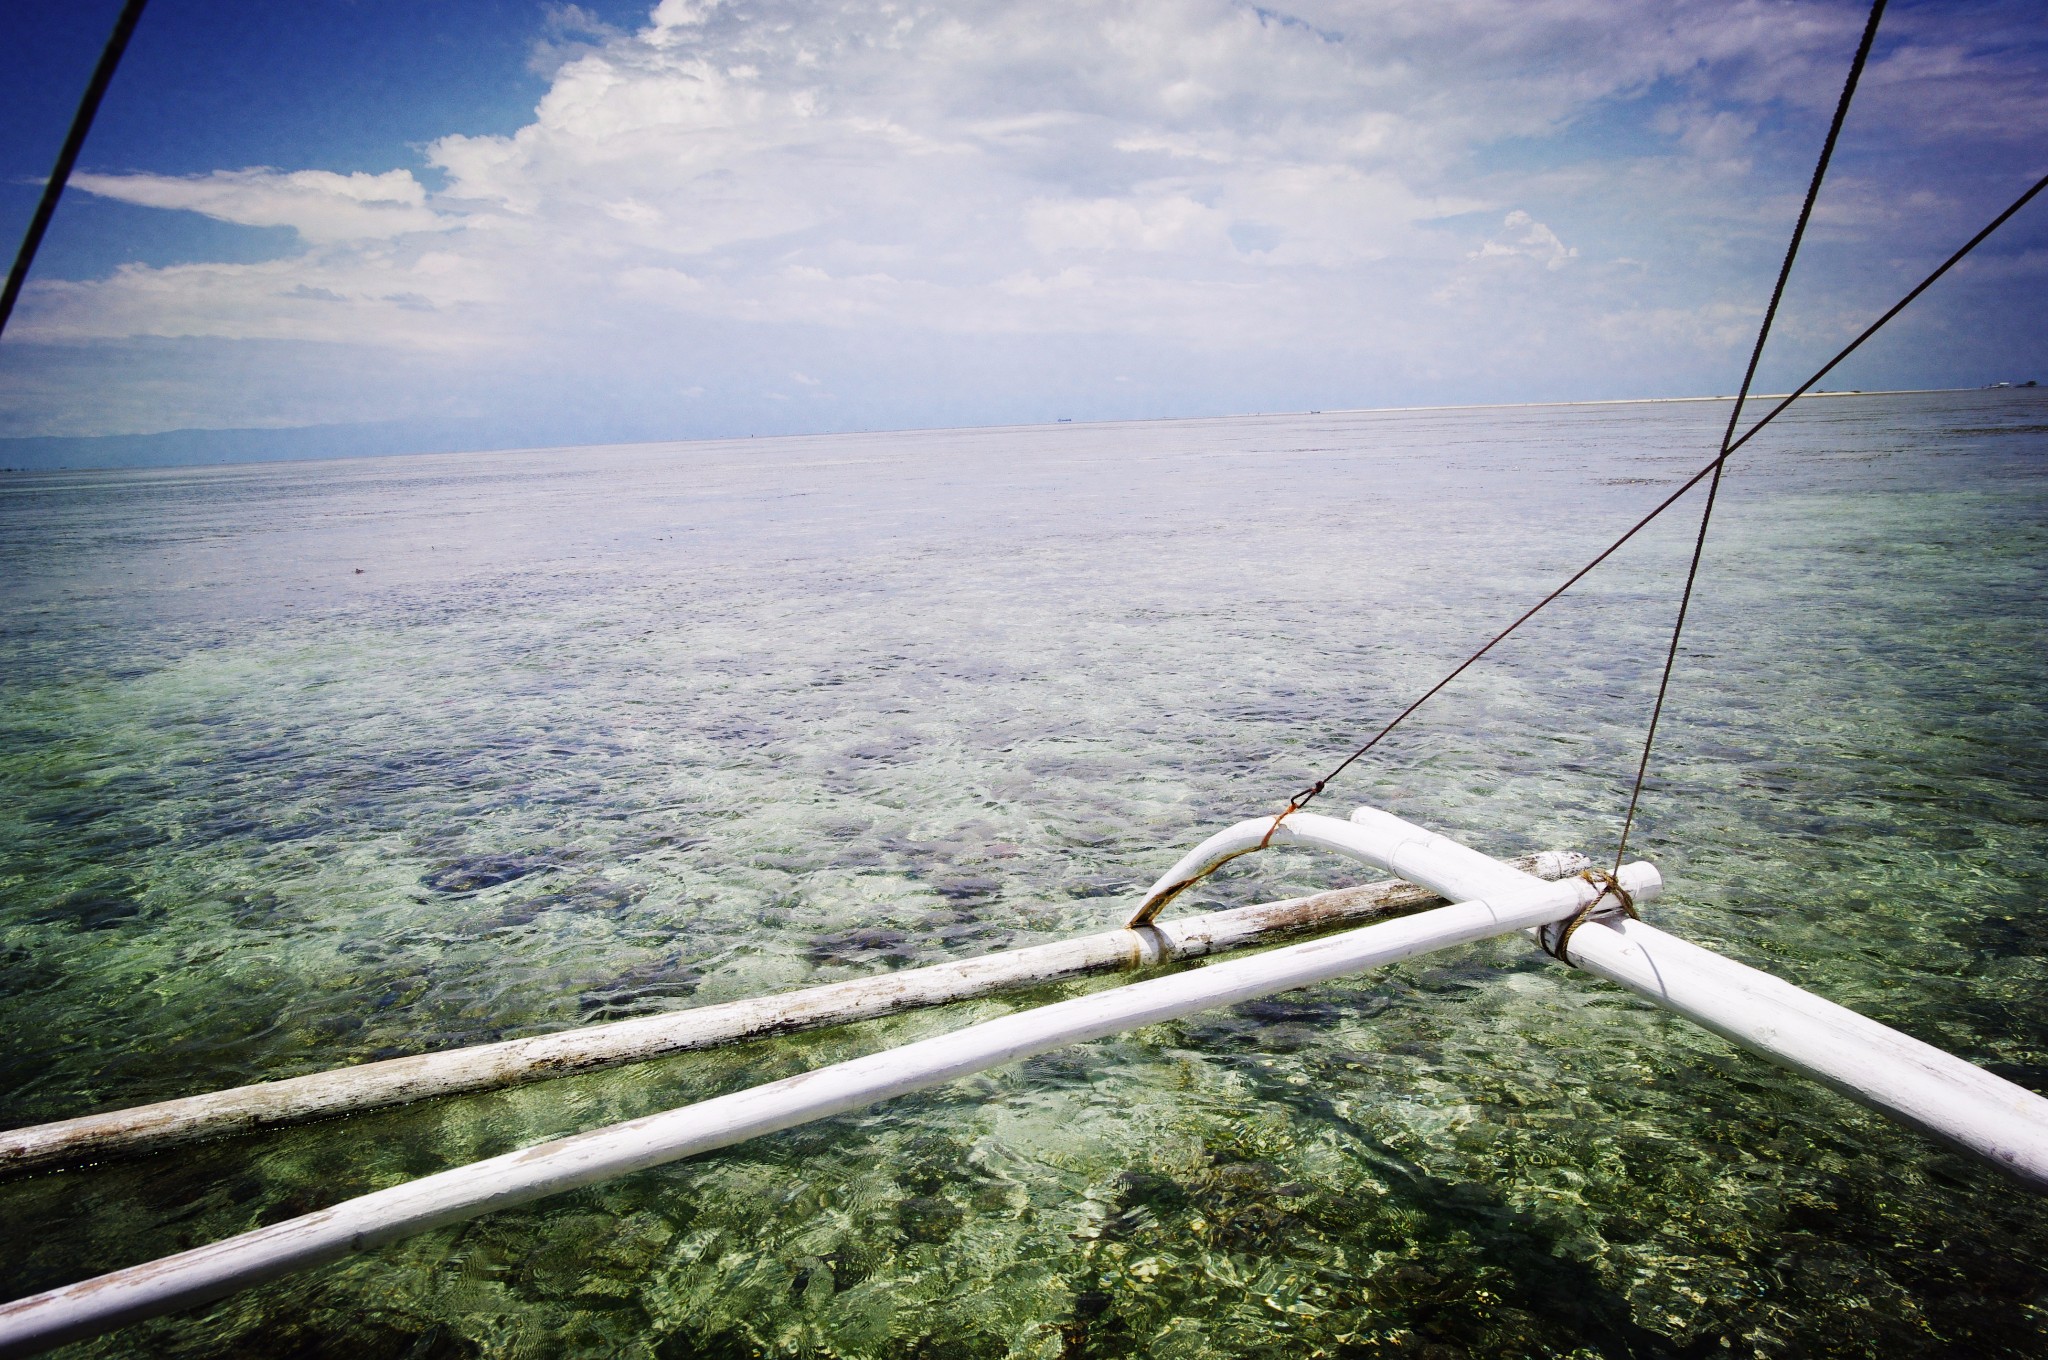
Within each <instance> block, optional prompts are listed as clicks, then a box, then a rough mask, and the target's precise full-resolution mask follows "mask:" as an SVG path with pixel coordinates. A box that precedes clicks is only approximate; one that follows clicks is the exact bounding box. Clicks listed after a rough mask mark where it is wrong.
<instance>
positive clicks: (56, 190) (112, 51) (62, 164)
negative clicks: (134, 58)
mask: <svg viewBox="0 0 2048 1360" xmlns="http://www.w3.org/2000/svg"><path fill="white" fill-rule="evenodd" d="M146 3H147V0H127V3H126V4H124V5H122V6H121V17H120V18H118V19H116V20H114V32H113V34H112V36H110V37H109V38H108V39H107V46H106V49H105V50H104V51H102V52H101V53H100V64H99V65H98V66H96V67H94V68H93V73H92V80H91V82H90V83H89V84H87V85H86V87H85V98H83V99H81V100H79V101H78V112H77V114H75V115H74V116H73V117H72V119H71V131H70V132H69V133H67V134H66V135H65V138H64V146H63V149H62V150H60V151H58V153H57V168H56V169H54V170H52V171H51V172H50V182H49V183H48V184H45V185H44V186H43V197H42V200H41V201H40V202H38V203H37V204H36V215H35V216H34V217H32V218H30V219H29V223H28V235H26V236H24V237H23V238H22V240H21V249H20V250H18V251H16V252H15V254H14V268H12V269H10V270H8V271H7V289H6V291H5V292H0V331H5V330H6V329H7V318H8V317H10V316H12V315H14V300H15V299H16V298H18V297H20V296H21V286H22V284H24V283H26V282H28V266H29V262H30V261H32V260H34V259H35V257H36V250H37V248H38V247H40V246H41V245H42V244H43V233H44V232H46V231H48V230H49V229H50V219H51V218H52V217H53V216H55V215H56V212H57V200H58V199H60V198H62V197H63V196H64V185H65V182H66V181H68V180H69V179H70V178H71V167H72V166H74V165H76V164H77V163H78V153H79V151H80V150H81V149H82V148H83V147H84V146H85V134H86V133H88V132H90V131H91V130H92V120H93V117H94V115H96V114H98V113H99V111H100V100H101V99H102V98H104V97H105V95H106V93H107V86H109V85H111V84H113V82H114V68H115V67H116V66H119V65H120V64H121V54H122V53H123V52H125V51H127V50H128V36H129V35H130V34H132V33H133V32H135V21H136V20H138V19H140V18H141V17H142V7H143V5H144V4H146Z"/></svg>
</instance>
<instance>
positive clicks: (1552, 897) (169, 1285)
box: [0, 819, 1661, 1357]
mask: <svg viewBox="0 0 2048 1360" xmlns="http://www.w3.org/2000/svg"><path fill="white" fill-rule="evenodd" d="M1323 820H1326V821H1327V820H1328V819H1323ZM1621 878H1622V881H1623V883H1624V884H1625V885H1626V887H1627V888H1628V890H1629V891H1630V892H1631V893H1633V894H1635V895H1636V896H1637V897H1638V898H1639V899H1643V898H1648V897H1651V896H1653V895H1655V893H1656V892H1657V890H1658V888H1659V886H1660V885H1661V880H1660V879H1659V877H1658V875H1657V871H1656V870H1655V869H1653V868H1651V867H1650V866H1649V865H1647V864H1631V865H1628V866H1626V867H1625V868H1624V869H1623V870H1622V874H1621ZM1529 881H1532V882H1534V883H1535V886H1534V887H1533V888H1531V889H1524V890H1520V891H1516V892H1511V893H1506V894H1502V895H1500V896H1498V897H1497V898H1495V899H1494V900H1492V901H1473V902H1462V903H1459V904H1457V905H1454V906H1446V907H1438V908H1436V909H1435V910H1433V911H1425V912H1421V913H1418V914H1416V915H1413V916H1407V917H1403V918H1401V919H1399V920H1393V921H1383V922H1381V923H1379V924H1377V925H1369V926H1363V927H1360V928H1358V929H1354V930H1349V931H1346V932H1344V933H1342V934H1339V935H1334V936H1329V937H1327V938H1324V939H1319V940H1311V941H1309V942H1307V943H1305V944H1295V945H1287V946H1283V947H1281V948H1279V949H1274V950H1270V951H1268V952H1266V953H1262V954H1256V955H1253V956H1251V957H1248V958H1241V959H1231V960H1228V961H1225V962H1222V963H1216V964H1211V965H1209V966H1207V967H1204V968H1199V969H1192V970H1189V971H1187V972H1182V973H1175V974H1172V975H1169V976H1166V977H1159V978H1153V979H1150V980H1147V981H1142V982H1135V983H1132V984H1130V985H1129V986H1124V987H1115V988H1111V989H1109V990H1106V991H1101V992H1096V993H1093V994H1091V995H1088V996H1082V997H1076V998H1074V999H1072V1000H1069V1001H1061V1002H1055V1003H1053V1004H1051V1005H1047V1006H1040V1007H1037V1008H1035V1009H1032V1010H1026V1011H1019V1012H1017V1013H1015V1014H1012V1015H1006V1016H1003V1017H1001V1018H1000V1019H996V1020H989V1021H984V1022H983V1023H981V1024H977V1025H970V1026H968V1027H966V1028H964V1029H960V1030H955V1031H953V1032H952V1033H950V1034H942V1035H939V1036H936V1037H934V1038H930V1039H924V1040H920V1041H918V1042H916V1043H910V1044H905V1045H903V1046H902V1047H900V1048H893V1049H889V1050H886V1051H884V1052H881V1053H875V1054H871V1055H869V1056H868V1057H864V1058H856V1059H853V1060H851V1061H849V1062H842V1063H836V1064H834V1065H832V1066H830V1067H824V1068H820V1069H818V1070H816V1071H813V1072H806V1073H803V1074H801V1075H799V1076H794V1077H787V1078H784V1079H783V1080H781V1081H775V1082H769V1083H767V1084H766V1085H762V1086H756V1087H753V1088H751V1089H749V1090H745V1091H737V1092H734V1093H732V1094H730V1095H724V1096H719V1097H716V1098H714V1099H711V1100H707V1101H702V1102H700V1103H698V1104H695V1105H688V1106H684V1107H682V1108H680V1109H675V1110H670V1111H667V1112H665V1113H662V1114H655V1115H649V1116H647V1117H645V1118H642V1119H635V1120H630V1121H628V1122H626V1123H622V1124H614V1125H611V1126H610V1127H608V1128H602V1129H595V1130H592V1131H590V1132H588V1133H581V1134H576V1135H574V1136H571V1137H568V1138H561V1139H557V1140H555V1141H554V1142H550V1143H543V1144H540V1145H539V1146H537V1147H531V1148H525V1149H522V1150H521V1151H518V1152H511V1153H507V1154H505V1155H503V1156H499V1157H493V1158H490V1159H488V1160H486V1161H481V1162H476V1163H473V1164H472V1165H469V1166H465V1167H458V1168H456V1169H454V1170H451V1171H443V1172H440V1173H438V1174H436V1175H432V1176H425V1177H422V1178H420V1179H418V1180H414V1181H409V1182H407V1183H405V1184H403V1185H396V1186H392V1187H390V1188H389V1189H386V1190H379V1191H375V1192H373V1193H371V1194H367V1195H362V1196H359V1197H358V1198H356V1199H352V1200H347V1201H344V1202H343V1203H341V1204H337V1205H334V1206H333V1207H331V1208H328V1209H322V1210H319V1211H317V1212H315V1213H311V1214H307V1215H304V1216H303V1217H299V1218H294V1219H288V1220H286V1221H284V1222H281V1223H276V1224H272V1225H270V1226H269V1227H265V1228H259V1229H256V1230H255V1231H253V1232H248V1233H243V1234H241V1235H240V1236H237V1237H231V1238H226V1239H224V1240H222V1241H219V1242H214V1243H210V1244H208V1245H206V1246H203V1247H197V1248H194V1249H192V1250H190V1251H185V1252H180V1253H178V1254H177V1255H175V1256H168V1257H165V1258H163V1259H162V1260H159V1261H151V1262H147V1263H145V1264H142V1265H138V1266H131V1267H129V1268H127V1269H125V1270H117V1271H114V1272H112V1273H110V1274H106V1275H102V1276H99V1277H97V1278H95V1279H90V1280H83V1281H80V1282H79V1283H77V1284H72V1285H66V1286H63V1287H61V1288H58V1289H53V1290H49V1291H47V1292H45V1293H42V1294H37V1295H34V1296H31V1297H29V1298H25V1299H19V1300H16V1301H15V1302H13V1303H9V1304H6V1305H4V1306H0V1357H4V1356H15V1355H31V1354H35V1353H36V1352H38V1351H42V1350H45V1349H48V1348H49V1347H52V1346H56V1345H61V1344H63V1343H64V1342H67V1341H76V1340H81V1339H83V1338H86V1337H89V1336H96V1335H98V1334H100V1333H102V1332H106V1331H110V1330H112V1329H114V1328H116V1327H121V1326H125V1325H127V1324H129V1323H133V1322H139V1321H141V1320H143V1319H144V1318H149V1317H155V1316H158V1315H160V1314H163V1313H167V1312H172V1311H174V1310H177V1309H180V1308H189V1307H193V1306H195V1305H198V1304H202V1303H206V1302H208V1301H210V1300H213V1299H217V1298H221V1297H223V1296H224V1295H227V1294H230V1293H233V1292H235V1291H237V1290H240V1289H244V1288H247V1287H249V1286H251V1285H254V1284H259V1283H262V1282H263V1281H266V1280H272V1279H276V1278H278V1277H279V1276H282V1275H286V1274H290V1273H292V1272H295V1271H300V1270H306V1269H310V1268H312V1267H315V1266H319V1265H324V1264H326V1263H328V1262H332V1261H336V1260H340V1259H341V1258H342V1257H344V1256H347V1255H348V1254H350V1253H351V1252H357V1251H367V1250H372V1249H374V1248H376V1247H380V1246H383V1245H385V1244H387V1243H390V1242H394V1241H397V1240H399V1239H401V1238H404V1237H408V1236H411V1235H413V1234H415V1233H420V1232H425V1231H427V1230H429V1229H432V1228H437V1227H443V1226H446V1225H448V1224H451V1223H459V1222H462V1221H464V1220H466V1219H470V1218H474V1217H477V1216H478V1215H481V1214H485V1213H489V1212H491V1211H493V1210H496V1209H504V1208H510V1207H512V1206H514V1205H519V1204H526V1203H530V1202H532V1201H534V1200H537V1199H541V1198H544V1197H546V1196H548V1195H554V1194H559V1193H561V1192H563V1191H566V1190H572V1189H576V1188H578V1187H580V1186H585V1185H592V1184H595V1183H597V1182H599V1181H603V1180H608V1179H611V1178H612V1177H615V1176H622V1175H627V1174H629V1173H631V1172H635V1171H642V1170H645V1169H647V1168H649V1167H654V1166H660V1165H662V1164H663V1163H666V1162H671V1161H675V1160H677V1159H679V1158H683V1157H689V1156H694V1155H697V1154H700V1153H705V1152H711V1151H714V1150H716V1149H719V1148H724V1147H730V1146H732V1145H733V1144H735V1143H739V1142H744V1141H745V1140H747V1139H750V1138H757V1137H760V1136H761V1135H763V1134H768V1133H774V1132H777V1131H779V1130H782V1129H787V1128H793V1127H795V1126H796V1125H799V1124H804V1123H808V1122H811V1121H813V1120H818V1119H824V1118H828V1117H830V1116H832V1115H835V1114H843V1113H845V1112H847V1111H849V1110H857V1109H861V1108H863V1107H865V1106H868V1105H872V1104H875V1103H877V1102H879V1101H883V1100H887V1099H890V1098H892V1097H894V1096H899V1095H903V1094H906V1093H908V1092H911V1091H917V1090H923V1089H925V1088H927V1087H931V1086H937V1085H941V1084H943V1083H945V1082H948V1081H953V1080H955V1079H957V1078H960V1077H964V1076H968V1075H971V1074H972V1073H975V1072H980V1071H984V1070H986V1069H988V1068H991V1067H998V1066H1001V1065H1003V1064H1005V1063H1010V1062H1015V1061H1017V1060H1019V1059H1021V1058H1027V1057H1030V1056H1032V1055H1034V1054H1038V1053H1045V1052H1048V1051H1050V1050H1052V1049H1055V1048H1062V1047H1065V1046H1067V1045H1069V1044H1076V1043H1084V1042H1087V1041H1088V1040H1091V1039H1100V1038H1103V1037H1105V1036H1107V1035H1110V1034H1115V1033H1119V1032H1121V1031H1123V1030H1127V1029H1133V1028H1137V1027H1139V1026H1143V1025H1151V1024H1158V1023H1159V1022H1161V1021H1166V1020H1173V1019H1178V1018H1180V1017H1182V1016H1187V1015H1193V1014H1195V1013H1196V1012H1199V1011H1203V1010H1209V1009H1212V1008H1214V1007H1217V1006H1228V1005H1232V1004H1235V1003H1237V1002H1240V1001H1248V1000H1251V999H1252V998H1254V997H1260V996H1267V995H1270V994H1272V993H1274V992H1280V991H1287V990H1290V989H1292V988H1295V987H1304V986H1309V985H1312V984H1314V983H1318V982H1327V981H1330V980H1332V979H1334V978H1338V977H1343V976H1345V975H1346V974H1350V973H1355V972H1359V971H1361V970H1363V969H1367V968H1372V967H1377V966H1380V965H1384V964H1388V963H1394V962H1398V961H1399V960H1402V959H1407V958H1412V957H1414V956H1416V955H1418V954H1423V953H1427V952H1430V951H1432V950H1438V949H1445V948H1449V947H1451V946H1453V945H1457V944H1464V943H1469V942H1471V941H1474V940H1480V939H1485V938H1487V937H1488V936H1492V935H1499V934H1503V933H1505V932H1509V931H1514V930H1520V929H1525V928H1529V927H1534V926H1540V925H1543V924H1545V923H1546V922H1551V921H1557V920H1561V919H1563V918H1565V917H1568V916H1571V915H1572V914H1574V913H1576V912H1577V911H1578V910H1579V909H1580V908H1581V907H1582V906H1584V905H1587V904H1589V903H1591V902H1593V901H1595V900H1596V899H1597V898H1598V897H1599V895H1600V891H1601V890H1600V889H1599V888H1596V887H1594V886H1593V885H1592V884H1590V883H1588V882H1587V881H1586V880H1584V879H1580V878H1568V879H1565V880H1564V881H1562V882H1558V883H1545V882H1541V881H1537V880H1529ZM1581 933H1583V932H1581Z"/></svg>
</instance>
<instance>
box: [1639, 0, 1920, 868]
mask: <svg viewBox="0 0 2048 1360" xmlns="http://www.w3.org/2000/svg"><path fill="white" fill-rule="evenodd" d="M1884 4H1885V0H1873V3H1872V4H1871V6H1870V21H1869V22H1868V23H1866V24H1865V25H1864V26H1863V41H1862V42H1861V43H1859V44H1857V47H1856V59H1855V60H1854V61H1852V62H1850V63H1849V78H1848V79H1847V80H1845V81H1843V82H1842V97H1841V99H1840V100H1839V101H1837V102H1836V104H1835V121H1834V122H1832V123H1830V124H1829V125H1828V136H1827V140H1826V141H1825V142H1822V143H1821V148H1820V160H1819V161H1818V162H1817V163H1816V164H1815V165H1814V167H1813V182H1812V183H1811V184H1808V185H1807V186H1806V202H1805V203H1803V204H1801V205H1800V208H1799V221H1798V222H1797V223H1796V224H1794V226H1793V228H1792V239H1791V240H1790V241H1789V242H1787V243H1786V246H1785V263H1784V264H1782V265H1780V266H1778V282H1777V284H1776V285H1775V286H1774V287H1773V288H1772V289H1771V303H1770V305H1769V306H1768V307H1766V308H1764V320H1763V324H1762V325H1761V326H1758V327H1757V331H1756V344H1755V346H1754V347H1753V348H1751V350H1750V351H1749V367H1748V368H1746V369H1744V370H1743V373H1742V387H1741V389H1740V390H1739V391H1737V392H1736V394H1735V409H1734V410H1732V411H1730V412H1729V413H1728V428H1727V429H1726V430H1724V431H1722V433H1721V453H1720V456H1719V457H1717V458H1715V459H1714V475H1713V477H1712V479H1711V480H1710V481H1708V483H1707V503H1706V506H1705V507H1704V508H1703V509H1702V510H1701V511H1700V532H1699V537H1697V538H1696V539H1694V540H1693V545H1692V565H1690V566H1688V567H1687V568H1686V569H1685V589H1684V590H1683V591H1682V592H1680V594H1679V596H1678V617H1677V618H1676V619H1675V620H1674V621H1673V622H1672V624H1671V646H1670V648H1669V649H1668V650H1667V651H1666V652H1665V653H1664V674H1663V675H1662V677H1660V678H1659V679H1658V681H1657V702H1656V703H1655V704H1654V705H1653V706H1652V707H1651V709H1650V726H1649V730H1647V731H1646V732H1644V733H1643V758H1642V759H1641V760H1639V761H1637V762H1636V782H1635V785H1634V787H1632V788H1631V789H1630V790H1629V794H1628V814H1627V815H1626V816H1625V817H1623V818H1622V819H1621V838H1620V839H1619V840H1618V841H1617V842H1616V843H1615V846H1614V869H1613V872H1615V873H1620V872H1621V859H1622V856H1623V855H1624V854H1626V853H1627V852H1628V833H1629V831H1630V830H1631V829H1633V828H1634V826H1635V824H1636V805H1637V804H1638V803H1640V802H1641V801H1642V798H1643V781H1644V780H1645V779H1647V778H1648V777H1649V773H1650V748H1651V747H1653V746H1655V745H1656V744H1657V720H1658V719H1659V718H1662V717H1663V716H1664V696H1665V694H1667V693H1668V692H1669V691H1670V689H1671V670H1672V667H1673V666H1675V665H1676V664H1677V663H1678V640H1679V638H1680V637H1682V636H1683V635H1684V633H1685V615H1686V611H1687V610H1689V609H1691V608H1692V588H1693V583H1694V582H1696V581H1697V580H1699V575H1700V558H1701V557H1703V556H1704V555H1705V554H1706V551H1707V525H1709V524H1710V523H1712V522H1713V519H1714V501H1715V499H1716V498H1717V497H1718V496H1719V495H1720V494H1721V473H1722V471H1723V470H1724V469H1726V468H1727V466H1728V441H1729V440H1731V439H1733V438H1734V437H1735V428H1736V426H1738V425H1740V424H1741V423H1742V407H1743V404H1744V403H1745V402H1747V401H1748V400H1749V389H1750V385H1751V384H1752V383H1754V382H1755V381H1756V366H1757V364H1758V363H1759V362H1760V361H1761V360H1762V359H1763V357H1764V342H1765V341H1766V340H1769V339H1770V338H1771V323H1772V322H1773V321H1775V320H1777V318H1778V303H1779V302H1781V301H1782V300H1783V299H1784V297H1785V281H1786V280H1787V279H1789V278H1791V277H1792V262H1793V261H1794V260H1796V259H1798V258H1799V243H1800V242H1801V241H1802V240H1804V239H1805V238H1806V224H1807V222H1808V221H1810V220H1811V219H1812V217H1813V204H1814V200H1816V199H1818V198H1819V197H1820V185H1821V181H1822V180H1824V179H1826V178H1827V174H1828V162H1829V161H1830V160H1832V159H1834V155H1835V142H1836V141H1837V140H1838V139H1839V138H1840V137H1841V135H1842V124H1843V123H1844V122H1845V121H1846V120H1847V119H1848V117H1849V103H1850V101H1851V100H1853V99H1854V98H1855V97H1856V82H1857V81H1858V80H1860V79H1861V78H1862V76H1863V63H1864V62H1865V61H1867V60H1868V59H1869V57H1870V45H1871V44H1872V43H1873V42H1875V41H1877V24H1878V20H1880V19H1882V18H1883V17H1884Z"/></svg>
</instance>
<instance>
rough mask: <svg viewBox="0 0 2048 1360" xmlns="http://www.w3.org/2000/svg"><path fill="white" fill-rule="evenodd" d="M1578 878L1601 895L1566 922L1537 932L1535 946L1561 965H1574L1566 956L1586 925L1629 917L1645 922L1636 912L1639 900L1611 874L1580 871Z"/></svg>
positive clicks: (1602, 871) (1601, 871)
mask: <svg viewBox="0 0 2048 1360" xmlns="http://www.w3.org/2000/svg"><path fill="white" fill-rule="evenodd" d="M1579 877H1580V878H1583V879H1585V880H1586V882H1588V883H1590V884H1592V885H1593V886H1594V887H1596V888H1598V889H1600V895H1599V896H1598V897H1595V898H1594V899H1593V900H1592V901H1590V902H1588V903H1587V904H1586V905H1585V906H1583V907H1580V908H1579V909H1578V910H1577V911H1576V912H1573V913H1572V914H1571V915H1570V916H1568V917H1566V918H1565V919H1564V920H1562V921H1558V922H1555V923H1553V924H1551V925H1547V926H1544V927H1543V928H1542V929H1540V930H1538V931H1537V932H1536V943H1537V944H1539V945H1541V946H1542V947H1543V952H1544V953H1546V954H1548V955H1550V957H1552V958H1554V959H1556V960H1557V961H1558V962H1560V963H1570V962H1571V960H1570V959H1569V958H1567V957H1566V956H1565V951H1566V950H1568V949H1570V948H1571V943H1572V935H1573V933H1574V932H1575V931H1577V930H1578V928H1579V927H1580V926H1582V925H1584V924H1586V922H1588V921H1602V920H1605V921H1611V920H1614V919H1615V918H1616V917H1620V916H1626V917H1627V918H1628V919H1629V920H1631V921H1640V920H1642V919H1643V918H1642V917H1641V916H1640V915H1639V914H1637V912H1636V899H1635V898H1634V897H1632V896H1630V895H1629V890H1628V889H1627V888H1624V887H1622V886H1621V880H1620V879H1618V878H1616V877H1615V876H1614V875H1613V874H1612V873H1609V872H1608V871H1607V870H1605V869H1582V870H1580V871H1579ZM1610 901H1611V902H1612V903H1613V904H1614V905H1613V906H1611V907H1610V906H1609V905H1608V903H1609V902H1610Z"/></svg>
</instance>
